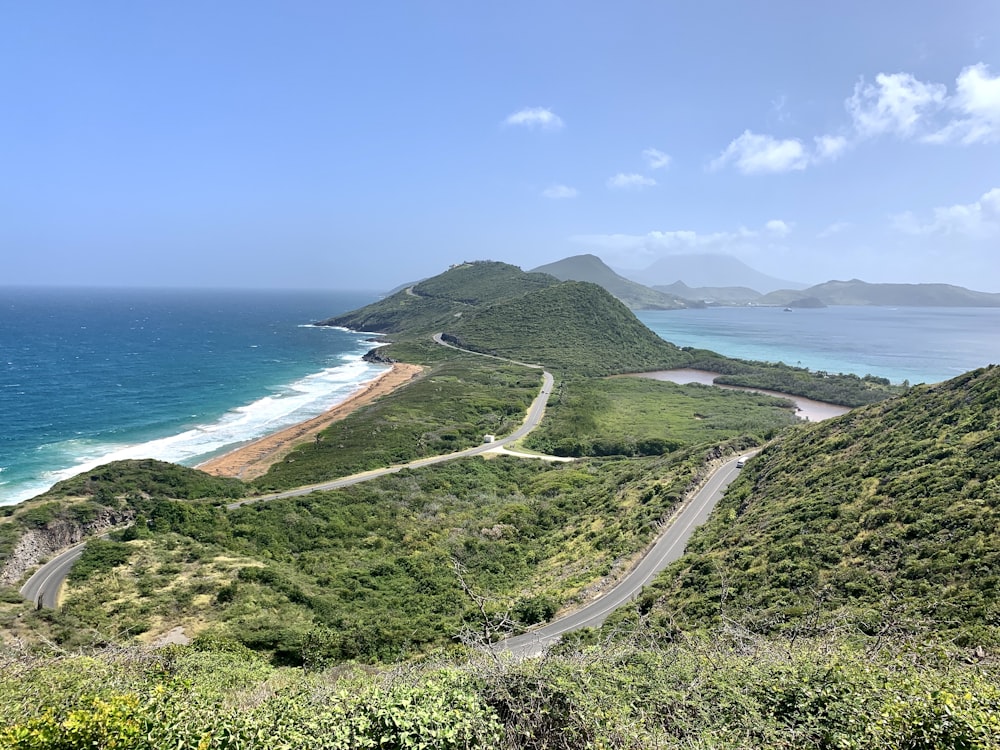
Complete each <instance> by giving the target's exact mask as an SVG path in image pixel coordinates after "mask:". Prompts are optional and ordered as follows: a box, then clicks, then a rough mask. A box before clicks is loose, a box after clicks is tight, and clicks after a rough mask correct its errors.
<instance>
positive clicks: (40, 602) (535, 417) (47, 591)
mask: <svg viewBox="0 0 1000 750" xmlns="http://www.w3.org/2000/svg"><path fill="white" fill-rule="evenodd" d="M434 340H435V341H436V342H437V343H439V344H441V345H442V346H447V347H450V348H452V349H456V350H458V351H462V352H466V353H468V354H477V355H479V356H483V357H490V358H492V359H503V358H502V357H495V356H493V355H490V354H481V353H480V352H468V351H467V350H464V349H460V348H459V347H456V346H453V345H451V344H448V343H447V342H445V341H444V340H443V339H442V335H441V334H436V335H435V336H434ZM504 361H508V362H512V361H513V360H504ZM515 364H519V365H524V366H526V367H534V368H538V369H541V366H540V365H530V364H525V363H523V362H515ZM553 384H554V380H553V377H552V375H551V373H549V372H547V371H545V370H543V371H542V387H541V390H540V391H539V393H538V395H537V396H536V397H535V399H534V401H532V402H531V406H529V407H528V412H527V414H526V416H525V418H524V421H523V422H522V423H521V426H520V427H518V428H517V429H516V430H515V431H514V432H512V433H511V434H510V435H507V436H505V437H502V438H498V439H497V440H495V441H494V442H491V443H484V444H482V445H477V446H475V447H472V448H467V449H466V450H462V451H458V452H456V453H448V454H445V455H440V456H431V457H429V458H421V459H418V460H416V461H410V462H409V463H406V464H401V465H398V466H390V467H386V468H384V469H374V470H372V471H366V472H363V473H361V474H353V475H351V476H348V477H342V478H340V479H335V480H332V481H329V482H320V483H318V484H313V485H308V486H305V487H298V488H296V489H294V490H287V491H285V492H278V493H275V494H272V495H263V496H261V497H255V498H248V499H246V500H240V501H238V502H234V503H230V504H228V505H227V506H226V507H227V508H228V509H230V510H232V509H235V508H239V507H241V506H243V505H247V504H250V503H259V502H266V501H268V500H277V499H279V498H287V497H299V496H302V495H308V494H309V493H312V492H319V491H323V490H333V489H338V488H341V487H347V486H350V485H352V484H358V483H360V482H367V481H369V480H371V479H375V478H377V477H382V476H386V475H388V474H394V473H396V472H398V471H402V470H403V469H417V468H420V467H423V466H431V465H432V464H438V463H443V462H445V461H454V460H456V459H459V458H466V457H468V456H477V455H480V454H483V453H488V452H490V451H494V450H497V449H498V448H502V447H503V446H504V445H507V444H509V443H513V442H515V441H517V440H520V439H521V438H523V437H524V436H525V435H527V434H528V433H529V432H531V431H532V430H533V429H534V428H535V427H536V426H537V425H538V423H539V422H540V421H541V419H542V417H543V415H544V414H545V407H546V405H547V404H548V400H549V396H550V395H551V394H552V388H553ZM737 461H738V458H733V459H730V460H729V461H727V462H726V463H724V464H722V465H721V466H720V467H718V468H717V469H715V470H714V471H713V472H712V473H711V474H710V475H709V476H708V478H707V480H706V481H705V484H704V485H703V486H702V488H701V489H700V490H698V491H697V492H696V493H695V494H694V496H693V497H692V498H691V499H690V500H688V501H687V502H686V503H685V504H684V505H683V506H682V507H681V508H680V510H679V511H678V512H677V513H676V514H675V515H674V516H673V518H672V519H671V521H670V522H669V525H668V526H667V527H666V528H665V530H664V531H663V532H662V533H661V534H660V536H659V537H658V539H657V540H656V542H655V543H654V544H653V545H652V546H651V547H650V548H649V550H648V551H647V552H646V553H645V554H644V555H643V557H642V558H641V559H640V560H639V562H638V563H637V564H636V565H635V566H634V567H633V568H632V570H630V571H629V572H628V573H627V574H626V575H625V577H624V578H622V579H621V580H620V581H619V582H618V583H617V584H616V585H615V586H614V587H613V588H611V589H609V590H608V591H606V592H604V593H602V594H601V595H600V596H598V597H597V598H596V599H594V600H592V601H591V602H589V603H587V604H586V605H584V606H583V607H581V608H579V609H577V610H576V611H574V612H571V613H569V614H567V615H565V616H563V617H561V618H559V619H558V620H555V621H553V622H550V623H548V624H547V625H544V626H542V627H540V628H537V629H535V630H532V631H530V632H528V633H524V634H523V635H518V636H514V637H512V638H507V639H505V640H503V641H500V642H498V643H496V644H494V646H493V648H494V650H495V651H498V652H507V653H511V654H513V655H515V656H522V657H526V656H533V655H536V654H540V653H542V652H543V651H544V650H545V649H546V648H547V647H548V646H549V645H551V644H552V643H554V642H556V641H557V640H559V638H560V637H561V636H562V635H563V634H564V633H568V632H570V631H572V630H578V629H580V628H585V627H597V626H599V625H601V624H602V623H603V622H604V620H605V619H606V618H607V616H608V615H609V614H610V613H611V612H612V611H614V610H615V609H617V608H618V607H620V606H621V605H622V604H625V603H626V602H628V601H630V600H632V599H633V598H635V596H636V595H637V594H638V593H639V592H640V591H642V589H643V587H644V586H646V585H648V584H649V583H650V582H651V581H652V580H653V578H655V577H656V575H657V574H658V573H660V571H662V570H663V569H664V568H665V567H666V566H667V565H669V564H670V563H671V562H673V561H674V560H676V559H678V558H679V557H680V556H681V555H682V554H683V553H684V546H685V545H686V544H687V540H688V539H689V538H690V536H691V534H692V532H693V531H694V529H695V528H696V527H697V526H699V525H700V524H702V523H704V521H705V520H706V519H707V518H708V515H709V514H710V513H711V511H712V509H713V508H714V507H715V504H716V503H717V502H718V501H719V499H720V498H721V497H722V495H723V493H724V492H725V490H726V488H727V487H728V486H729V484H730V482H732V481H733V479H735V478H736V476H737V475H738V474H739V468H738V467H737V466H736V463H737ZM84 547H85V544H79V545H77V546H75V547H72V548H70V549H68V550H66V551H64V552H62V553H60V554H59V555H57V556H56V557H54V558H53V559H52V560H50V561H48V562H47V563H45V564H44V565H42V567H41V568H39V569H38V570H37V571H36V572H35V573H34V575H32V576H31V578H29V579H28V581H27V582H26V583H25V584H24V586H22V587H21V595H22V596H24V597H25V598H26V599H29V600H31V601H33V602H35V604H36V605H37V606H39V607H48V608H55V607H56V606H57V604H58V598H59V591H60V589H61V587H62V584H63V582H64V581H65V579H66V576H67V575H69V571H70V568H72V566H73V563H74V562H76V559H77V558H78V557H79V556H80V555H81V554H82V553H83V549H84Z"/></svg>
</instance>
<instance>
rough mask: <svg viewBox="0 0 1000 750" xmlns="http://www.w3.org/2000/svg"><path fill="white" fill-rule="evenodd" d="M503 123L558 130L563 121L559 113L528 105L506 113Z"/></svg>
mask: <svg viewBox="0 0 1000 750" xmlns="http://www.w3.org/2000/svg"><path fill="white" fill-rule="evenodd" d="M504 124H505V125H523V126H524V127H526V128H542V129H543V130H559V129H560V128H562V127H563V125H564V124H565V123H563V121H562V118H561V117H559V115H557V114H556V113H555V112H553V111H552V110H550V109H545V108H544V107H529V108H526V109H522V110H519V111H517V112H514V113H513V114H510V115H507V119H505V120H504Z"/></svg>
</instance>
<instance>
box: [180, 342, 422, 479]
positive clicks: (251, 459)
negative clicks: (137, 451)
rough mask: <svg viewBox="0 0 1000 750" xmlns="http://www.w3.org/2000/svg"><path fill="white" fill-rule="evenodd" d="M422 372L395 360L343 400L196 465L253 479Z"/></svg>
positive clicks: (204, 469)
mask: <svg viewBox="0 0 1000 750" xmlns="http://www.w3.org/2000/svg"><path fill="white" fill-rule="evenodd" d="M421 372H423V368H422V367H420V366H419V365H409V364H404V363H402V362H396V363H395V364H393V365H392V368H391V369H389V370H386V371H385V372H384V373H383V374H381V375H379V376H378V377H377V378H376V379H375V380H372V381H371V382H370V383H368V384H367V385H366V386H365V387H364V388H363V389H361V390H360V391H358V392H357V393H355V394H354V395H352V396H351V397H350V398H348V399H346V400H345V401H342V402H340V403H339V404H337V405H336V406H334V407H333V408H331V409H328V410H327V411H325V412H323V413H322V414H320V415H319V416H318V417H313V418H312V419H308V420H306V421H305V422H300V423H299V424H296V425H292V426H291V427H287V428H285V429H284V430H281V431H279V432H275V433H273V434H271V435H265V436H264V437H262V438H260V439H258V440H255V441H253V442H252V443H248V444H247V445H244V446H242V447H240V448H237V449H236V450H233V451H230V452H229V453H226V454H225V455H222V456H218V457H217V458H213V459H210V460H208V461H206V462H204V463H202V464H199V465H198V468H199V469H201V470H202V471H204V472H207V473H209V474H214V475H216V476H220V477H236V478H238V479H254V478H256V477H259V476H262V475H263V474H265V473H267V470H268V468H269V467H270V466H271V465H272V464H274V463H277V462H278V461H280V460H281V459H282V458H284V457H285V456H286V455H288V453H289V452H291V450H292V448H294V447H295V446H296V445H298V444H300V443H304V442H306V441H307V440H309V439H310V438H312V437H313V436H314V435H316V434H317V433H319V432H321V431H323V430H325V429H326V428H327V427H329V426H330V425H331V424H333V423H334V422H336V421H337V420H340V419H343V418H344V417H346V416H347V415H348V414H350V413H351V412H353V411H354V410H355V409H359V408H360V407H362V406H364V405H365V404H370V403H371V402H372V401H375V400H376V399H378V398H381V397H382V396H384V395H386V394H387V393H391V392H392V391H394V390H395V389H396V388H399V387H400V386H401V385H403V384H405V383H408V382H410V381H411V380H413V378H416V377H418V376H419V375H420V373H421Z"/></svg>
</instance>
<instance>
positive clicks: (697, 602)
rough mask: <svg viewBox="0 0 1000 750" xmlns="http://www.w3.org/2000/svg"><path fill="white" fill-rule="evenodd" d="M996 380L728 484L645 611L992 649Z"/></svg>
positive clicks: (788, 443) (755, 465) (757, 466)
mask: <svg viewBox="0 0 1000 750" xmlns="http://www.w3.org/2000/svg"><path fill="white" fill-rule="evenodd" d="M998 431H1000V368H997V367H992V368H988V369H983V370H977V371H974V372H971V373H967V374H966V375H963V376H961V377H958V378H955V379H954V380H951V381H948V382H946V383H942V384H939V385H935V386H919V387H916V388H914V389H913V390H912V391H911V392H910V393H909V394H907V395H906V396H903V397H900V398H898V399H893V400H891V401H885V402H882V403H880V404H876V405H872V406H869V407H866V408H863V409H857V410H855V411H853V412H851V413H849V414H847V415H845V416H843V417H841V418H838V419H834V420H829V421H827V422H823V423H820V424H816V425H809V426H803V427H800V428H796V429H795V430H792V431H790V432H788V433H786V434H785V435H784V436H783V438H782V439H781V440H779V441H778V442H777V443H776V444H774V445H772V446H770V447H768V448H766V449H765V451H764V452H763V453H761V455H760V456H758V457H757V458H756V459H755V460H754V461H752V462H750V463H749V464H748V465H747V467H746V469H744V470H743V476H742V477H741V478H740V479H739V480H738V481H737V482H736V483H734V484H733V485H732V486H731V488H730V491H729V493H728V494H727V496H726V497H725V498H724V500H723V501H722V502H721V503H720V505H719V507H718V510H717V512H716V514H715V516H714V517H713V518H712V519H710V520H709V522H708V523H707V524H706V525H705V526H703V527H702V528H701V529H699V531H698V532H696V534H695V536H694V538H693V539H692V540H691V542H690V543H689V545H688V551H687V554H686V555H685V557H684V558H683V559H682V560H680V561H678V562H677V563H675V564H674V565H673V566H672V567H671V568H669V569H668V570H667V571H666V572H665V573H664V575H663V576H662V577H661V578H660V579H659V581H658V583H657V584H656V587H655V589H654V590H651V591H649V592H648V593H647V599H648V601H650V602H653V601H656V602H658V603H657V605H656V608H657V610H658V611H661V610H662V611H666V612H670V613H671V614H672V616H673V617H674V618H676V619H677V620H678V621H679V622H680V624H681V625H682V626H683V625H698V624H704V623H705V622H707V621H713V620H716V619H718V618H721V617H739V618H740V620H741V621H743V622H744V623H745V624H746V625H748V626H749V627H752V628H754V629H763V630H769V631H770V630H783V629H789V628H796V629H798V628H802V627H803V626H805V625H807V623H808V622H809V621H810V619H811V618H813V617H814V616H815V615H816V613H831V612H837V611H845V612H846V613H847V614H848V615H849V617H850V618H851V619H852V620H853V621H854V622H856V623H858V625H859V626H860V627H863V628H864V629H866V630H868V631H869V632H873V633H874V632H882V631H884V630H886V629H891V628H894V627H901V625H900V623H901V622H905V623H908V625H907V627H913V626H914V624H921V625H920V627H923V628H927V629H931V630H937V631H939V632H945V633H950V634H951V635H952V636H953V637H955V638H956V639H957V640H958V642H959V643H968V644H971V645H975V644H977V643H998V642H1000V607H998V605H997V602H998V601H1000V573H998V571H1000V444H998V442H997V439H996V436H997V434H998Z"/></svg>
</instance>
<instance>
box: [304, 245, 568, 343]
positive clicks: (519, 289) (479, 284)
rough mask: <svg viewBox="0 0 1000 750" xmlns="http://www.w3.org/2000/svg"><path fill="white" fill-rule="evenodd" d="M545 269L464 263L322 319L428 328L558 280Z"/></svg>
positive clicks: (397, 330)
mask: <svg viewBox="0 0 1000 750" xmlns="http://www.w3.org/2000/svg"><path fill="white" fill-rule="evenodd" d="M557 283H558V281H557V280H556V279H555V278H553V277H551V276H547V275H546V274H529V273H525V272H524V271H522V270H521V269H520V268H518V267H517V266H511V265H508V264H506V263H496V262H492V261H477V262H474V263H463V264H460V265H458V266H455V267H453V268H451V269H450V270H448V271H445V272H444V273H442V274H439V275H438V276H435V277H434V278H432V279H427V280H425V281H422V282H420V283H419V284H416V285H415V286H414V287H412V288H411V289H404V290H401V291H399V292H396V294H393V295H392V296H390V297H387V298H386V299H383V300H379V301H378V302H373V303H372V304H370V305H366V306H365V307H362V308H361V309H359V310H355V311H353V312H350V313H347V314H346V315H340V316H338V317H336V318H330V319H329V320H325V321H323V322H322V325H333V326H343V327H345V328H351V329H353V330H355V331H379V332H382V333H391V334H409V335H413V334H430V333H435V332H437V331H440V330H441V328H442V327H443V326H444V325H446V324H447V323H449V322H450V321H451V320H453V319H454V318H455V316H462V315H465V314H468V313H469V312H470V311H473V310H475V309H476V308H477V307H481V306H484V305H488V304H491V303H494V302H498V301H500V300H504V299H513V298H517V297H521V296H523V295H525V294H527V293H528V292H531V291H534V290H537V289H541V288H543V287H546V286H552V285H554V284H557Z"/></svg>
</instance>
